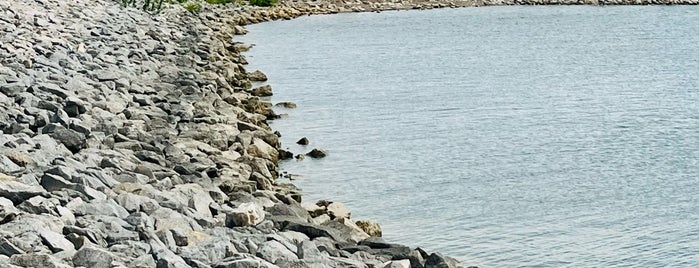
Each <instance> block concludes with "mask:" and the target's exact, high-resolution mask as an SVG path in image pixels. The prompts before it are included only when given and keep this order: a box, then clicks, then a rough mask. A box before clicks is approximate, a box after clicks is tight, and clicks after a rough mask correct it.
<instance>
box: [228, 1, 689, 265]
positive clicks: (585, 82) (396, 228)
mask: <svg viewBox="0 0 699 268" xmlns="http://www.w3.org/2000/svg"><path fill="white" fill-rule="evenodd" d="M249 30H250V34H248V35H247V36H246V37H245V38H243V39H242V40H244V41H246V42H251V43H255V44H257V45H256V46H255V47H254V48H253V50H252V51H251V52H250V53H249V54H248V60H249V61H250V62H251V63H252V65H251V66H250V67H249V68H250V69H251V70H253V69H261V70H263V71H264V72H266V73H267V74H268V76H269V77H270V83H271V84H272V85H273V87H274V90H275V96H274V97H273V99H272V101H275V102H277V101H293V102H296V103H297V104H298V106H299V108H297V109H294V110H283V109H280V110H278V112H280V113H288V114H289V117H288V118H287V119H283V120H278V121H274V123H273V127H274V128H275V129H277V130H280V131H281V132H282V133H283V134H284V136H283V137H282V142H283V145H284V146H285V147H289V148H290V149H291V150H292V151H294V152H296V153H300V152H305V151H309V150H310V148H311V147H320V148H324V149H327V150H328V151H329V152H330V156H329V157H327V158H325V159H323V160H312V159H307V160H304V161H302V162H296V161H291V162H287V163H285V164H283V165H282V167H283V169H284V170H286V171H288V172H290V173H294V174H300V175H302V178H301V179H299V180H297V181H295V182H296V183H297V184H298V185H299V186H300V187H301V188H303V189H304V191H305V193H306V196H305V198H306V200H309V201H315V200H318V199H323V198H328V199H332V200H337V201H342V202H344V203H346V204H348V205H349V206H350V207H351V208H352V209H353V218H354V219H362V218H368V219H374V220H377V221H379V222H380V223H381V224H382V226H383V229H384V233H385V237H386V238H387V239H389V240H393V241H397V242H402V243H406V244H409V245H413V246H422V247H424V248H427V249H428V250H438V251H442V252H445V253H448V254H450V255H452V256H455V257H458V258H459V259H461V260H462V261H464V263H465V264H468V265H480V266H482V267H699V7H689V6H670V7H666V6H638V7H590V6H582V7H484V8H466V9H453V10H452V9H449V10H432V11H406V12H384V13H381V14H374V13H364V14H341V15H332V16H311V17H303V18H299V19H296V20H292V21H283V22H273V23H264V24H259V25H253V26H250V27H249ZM303 136H306V137H308V138H309V139H310V140H311V145H310V146H309V147H308V148H304V147H301V146H298V145H296V144H294V142H295V141H296V140H297V139H299V138H301V137H303Z"/></svg>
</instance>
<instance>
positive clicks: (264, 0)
mask: <svg viewBox="0 0 699 268" xmlns="http://www.w3.org/2000/svg"><path fill="white" fill-rule="evenodd" d="M277 1H278V0H250V5H253V6H261V7H271V6H273V5H276V4H277Z"/></svg>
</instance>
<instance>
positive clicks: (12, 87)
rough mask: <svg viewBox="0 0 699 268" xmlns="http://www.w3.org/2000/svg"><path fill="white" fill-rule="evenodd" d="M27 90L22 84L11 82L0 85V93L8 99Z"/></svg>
mask: <svg viewBox="0 0 699 268" xmlns="http://www.w3.org/2000/svg"><path fill="white" fill-rule="evenodd" d="M27 88H29V86H27V85H26V84H25V83H23V82H13V83H7V84H1V85H0V93H2V94H5V95H7V96H8V97H15V96H17V94H19V93H22V92H25V91H26V90H27Z"/></svg>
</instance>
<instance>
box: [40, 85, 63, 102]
mask: <svg viewBox="0 0 699 268" xmlns="http://www.w3.org/2000/svg"><path fill="white" fill-rule="evenodd" d="M38 87H39V89H40V90H43V91H46V92H48V93H51V94H54V95H56V96H58V97H59V98H61V99H65V98H67V97H68V92H67V91H66V90H65V89H63V88H61V87H60V86H59V85H56V84H50V83H39V85H38Z"/></svg>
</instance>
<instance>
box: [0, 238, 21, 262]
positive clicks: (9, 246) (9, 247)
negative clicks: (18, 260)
mask: <svg viewBox="0 0 699 268" xmlns="http://www.w3.org/2000/svg"><path fill="white" fill-rule="evenodd" d="M15 254H24V250H22V249H21V248H19V247H17V246H15V244H13V243H12V242H10V241H9V240H7V239H5V238H4V237H1V236H0V255H5V256H8V257H12V255H15Z"/></svg>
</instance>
